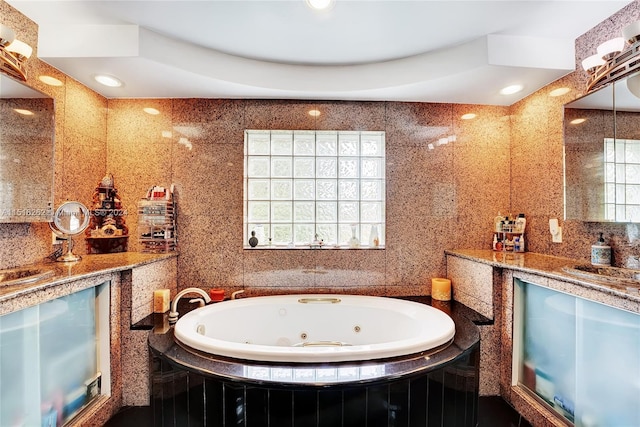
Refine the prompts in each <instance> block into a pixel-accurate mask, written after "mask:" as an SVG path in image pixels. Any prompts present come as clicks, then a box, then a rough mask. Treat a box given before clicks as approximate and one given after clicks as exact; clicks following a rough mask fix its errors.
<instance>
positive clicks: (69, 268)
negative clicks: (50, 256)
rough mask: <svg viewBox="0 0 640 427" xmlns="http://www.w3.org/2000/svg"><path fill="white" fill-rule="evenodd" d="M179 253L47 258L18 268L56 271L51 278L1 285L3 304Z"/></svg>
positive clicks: (136, 253)
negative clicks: (71, 259)
mask: <svg viewBox="0 0 640 427" xmlns="http://www.w3.org/2000/svg"><path fill="white" fill-rule="evenodd" d="M178 255H179V252H166V253H142V252H120V253H113V254H92V255H82V259H81V260H80V261H77V262H73V263H66V262H55V261H47V262H42V263H37V264H29V265H24V266H20V267H15V268H39V269H43V270H53V271H54V274H53V276H51V277H47V278H44V279H42V280H39V281H37V282H33V283H27V284H23V285H13V286H6V287H3V286H0V303H2V302H4V301H8V300H11V299H14V298H16V297H20V296H24V295H28V294H30V293H33V292H36V291H41V290H44V289H48V288H51V287H55V286H60V285H64V284H65V283H69V282H75V281H78V280H83V279H90V278H92V277H98V276H103V275H108V274H112V273H117V272H120V271H124V270H130V269H132V268H134V267H140V266H143V265H147V264H153V263H154V262H157V261H161V260H165V259H171V258H175V257H177V256H178Z"/></svg>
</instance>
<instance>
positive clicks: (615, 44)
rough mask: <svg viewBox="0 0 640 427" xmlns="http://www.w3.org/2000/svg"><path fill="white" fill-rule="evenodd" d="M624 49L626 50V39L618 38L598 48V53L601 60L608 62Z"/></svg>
mask: <svg viewBox="0 0 640 427" xmlns="http://www.w3.org/2000/svg"><path fill="white" fill-rule="evenodd" d="M622 49H624V38H623V37H616V38H614V39H611V40H607V41H606V42H604V43H602V44H601V45H600V46H598V48H597V52H598V55H599V56H600V58H602V59H603V60H605V61H608V60H609V59H611V58H613V57H614V56H616V55H617V54H618V53H620V52H622Z"/></svg>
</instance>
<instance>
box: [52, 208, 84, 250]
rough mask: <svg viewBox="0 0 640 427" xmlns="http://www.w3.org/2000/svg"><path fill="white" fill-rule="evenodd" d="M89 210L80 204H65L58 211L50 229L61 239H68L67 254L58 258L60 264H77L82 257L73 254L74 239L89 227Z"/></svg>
mask: <svg viewBox="0 0 640 427" xmlns="http://www.w3.org/2000/svg"><path fill="white" fill-rule="evenodd" d="M89 215H90V213H89V209H87V207H86V206H85V205H83V204H82V203H80V202H65V203H63V204H62V205H60V206H59V207H58V209H56V212H55V214H54V215H53V222H50V223H49V227H50V228H51V231H53V232H54V234H55V235H56V236H58V237H60V238H63V239H67V253H66V254H64V255H62V256H59V257H58V258H56V261H58V262H76V261H80V260H81V259H82V257H81V256H80V255H76V254H74V253H73V237H74V236H76V235H78V234H81V233H82V232H84V230H85V229H86V228H87V226H88V225H89Z"/></svg>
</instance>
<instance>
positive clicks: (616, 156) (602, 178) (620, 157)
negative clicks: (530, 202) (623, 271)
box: [564, 74, 640, 222]
mask: <svg viewBox="0 0 640 427" xmlns="http://www.w3.org/2000/svg"><path fill="white" fill-rule="evenodd" d="M564 154H565V159H564V160H565V161H564V167H565V219H573V220H581V221H593V222H640V74H636V75H632V76H630V77H628V78H627V79H624V80H619V81H616V82H614V83H612V84H610V85H608V86H605V87H603V88H602V89H600V90H598V91H595V92H592V93H590V94H588V95H585V96H583V97H582V98H579V99H576V100H575V101H573V102H571V103H569V104H567V105H565V106H564Z"/></svg>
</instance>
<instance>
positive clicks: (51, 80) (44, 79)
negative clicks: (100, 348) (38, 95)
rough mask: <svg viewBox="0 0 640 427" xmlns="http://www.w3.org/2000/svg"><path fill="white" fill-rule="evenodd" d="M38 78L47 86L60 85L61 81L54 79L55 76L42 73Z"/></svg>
mask: <svg viewBox="0 0 640 427" xmlns="http://www.w3.org/2000/svg"><path fill="white" fill-rule="evenodd" d="M38 78H39V79H40V81H41V82H42V83H44V84H47V85H49V86H62V82H61V81H60V80H58V79H56V78H55V77H51V76H47V75H42V76H39V77H38Z"/></svg>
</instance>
